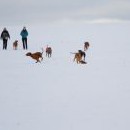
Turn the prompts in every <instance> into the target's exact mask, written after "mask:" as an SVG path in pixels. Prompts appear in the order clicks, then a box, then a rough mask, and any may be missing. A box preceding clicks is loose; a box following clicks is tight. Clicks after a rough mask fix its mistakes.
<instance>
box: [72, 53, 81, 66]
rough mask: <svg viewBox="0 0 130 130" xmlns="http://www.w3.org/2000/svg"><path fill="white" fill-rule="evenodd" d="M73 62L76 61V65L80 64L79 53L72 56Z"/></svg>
mask: <svg viewBox="0 0 130 130" xmlns="http://www.w3.org/2000/svg"><path fill="white" fill-rule="evenodd" d="M75 60H76V62H77V64H79V63H80V61H81V60H82V56H81V53H75V56H74V60H73V61H75Z"/></svg>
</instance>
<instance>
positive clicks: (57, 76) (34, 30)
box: [0, 23, 130, 130]
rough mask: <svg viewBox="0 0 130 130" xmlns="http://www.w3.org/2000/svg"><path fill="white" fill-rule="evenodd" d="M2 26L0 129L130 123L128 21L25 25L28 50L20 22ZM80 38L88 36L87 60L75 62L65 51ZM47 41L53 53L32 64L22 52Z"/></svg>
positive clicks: (104, 129)
mask: <svg viewBox="0 0 130 130" xmlns="http://www.w3.org/2000/svg"><path fill="white" fill-rule="evenodd" d="M7 29H8V30H9V32H10V33H11V34H12V36H11V40H10V41H9V45H8V50H7V51H3V50H2V41H0V43H1V45H0V60H1V62H0V70H1V71H0V130H129V129H130V124H129V122H130V104H129V101H130V80H129V77H130V68H129V67H130V58H129V56H130V37H129V34H130V26H129V24H128V23H126V24H96V25H95V24H87V25H86V24H84V25H82V26H80V25H78V24H77V25H76V24H75V25H67V24H65V25H64V26H63V25H59V26H53V25H47V26H44V25H43V26H42V25H39V26H36V25H35V26H29V27H28V31H29V38H28V39H29V43H28V46H29V50H27V51H24V50H22V44H21V38H20V36H19V31H21V30H20V29H21V27H8V28H7ZM14 30H15V31H14ZM15 39H18V40H19V42H20V44H19V48H18V50H16V51H15V50H13V49H12V42H13V41H14V40H15ZM84 41H89V42H90V48H89V49H88V51H87V52H86V55H87V57H86V61H87V65H80V64H79V65H77V64H76V62H73V56H74V55H73V54H71V53H70V52H76V51H77V50H78V49H83V43H84ZM47 44H48V45H50V46H52V48H53V55H52V58H47V57H45V53H44V54H43V56H44V60H43V62H42V63H41V64H40V63H37V64H36V63H35V61H34V60H32V59H31V58H30V57H26V56H25V54H26V53H27V52H28V51H31V52H35V51H41V47H46V45H47Z"/></svg>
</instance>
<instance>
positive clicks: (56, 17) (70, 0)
mask: <svg viewBox="0 0 130 130" xmlns="http://www.w3.org/2000/svg"><path fill="white" fill-rule="evenodd" d="M0 16H1V20H0V25H6V24H7V25H12V24H14V25H17V24H18V25H19V24H31V23H45V22H47V23H48V22H59V21H71V22H72V21H75V22H76V21H79V22H108V21H109V22H115V21H116V22H124V21H128V22H129V21H130V0H26V1H22V0H21V1H18V0H3V1H1V3H0Z"/></svg>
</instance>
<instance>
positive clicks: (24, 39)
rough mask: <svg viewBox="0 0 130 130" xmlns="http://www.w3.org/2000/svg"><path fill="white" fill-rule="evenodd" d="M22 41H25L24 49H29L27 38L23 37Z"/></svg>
mask: <svg viewBox="0 0 130 130" xmlns="http://www.w3.org/2000/svg"><path fill="white" fill-rule="evenodd" d="M22 42H23V49H24V50H25V49H26V50H27V49H28V46H27V38H22Z"/></svg>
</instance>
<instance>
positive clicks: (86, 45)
mask: <svg viewBox="0 0 130 130" xmlns="http://www.w3.org/2000/svg"><path fill="white" fill-rule="evenodd" d="M88 47H89V42H85V43H84V51H86V50H87V49H88Z"/></svg>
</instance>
